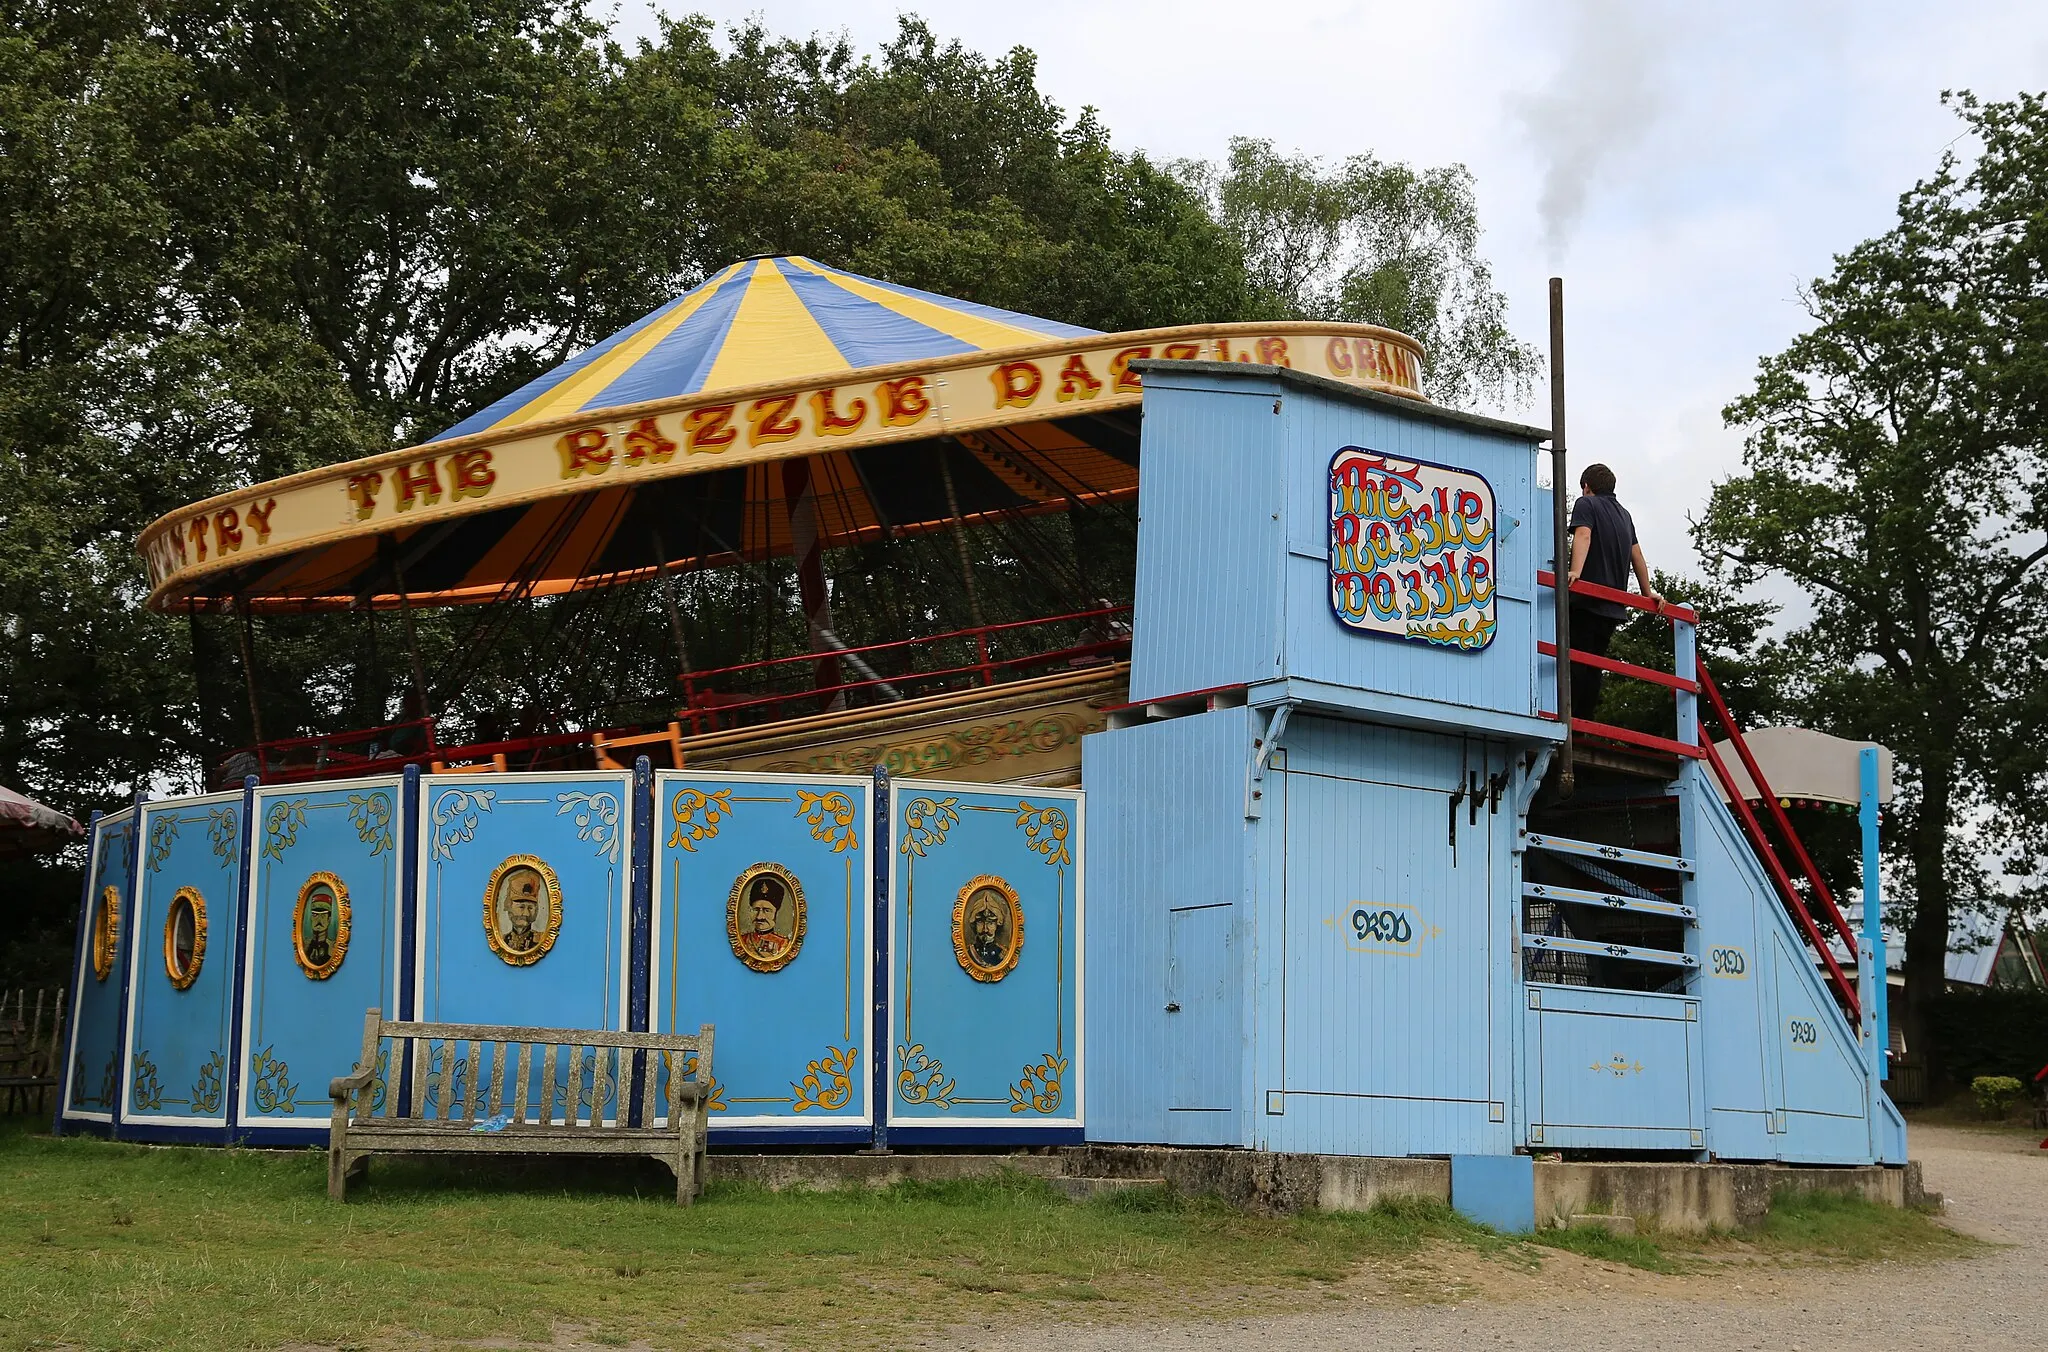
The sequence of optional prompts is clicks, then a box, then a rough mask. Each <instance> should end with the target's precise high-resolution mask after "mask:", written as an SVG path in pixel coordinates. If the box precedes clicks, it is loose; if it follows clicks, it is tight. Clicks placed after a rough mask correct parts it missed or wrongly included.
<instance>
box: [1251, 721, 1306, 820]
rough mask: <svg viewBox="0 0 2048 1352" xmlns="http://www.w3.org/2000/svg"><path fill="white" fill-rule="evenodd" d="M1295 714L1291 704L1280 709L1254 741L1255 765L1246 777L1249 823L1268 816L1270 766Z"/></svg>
mask: <svg viewBox="0 0 2048 1352" xmlns="http://www.w3.org/2000/svg"><path fill="white" fill-rule="evenodd" d="M1293 712H1294V703H1293V701H1291V700H1289V701H1287V702H1285V703H1282V704H1279V705H1276V706H1275V707H1274V709H1273V711H1272V712H1271V713H1269V714H1267V715H1266V724H1265V727H1264V728H1262V729H1261V730H1260V732H1259V735H1258V736H1256V737H1254V738H1252V755H1251V765H1250V766H1249V767H1248V773H1247V774H1246V776H1245V785H1244V815H1245V820H1246V821H1254V820H1256V819H1258V818H1260V817H1263V816H1265V815H1266V802H1265V798H1266V766H1267V765H1268V764H1269V763H1270V762H1271V761H1272V759H1273V749H1274V748H1275V747H1276V746H1278V745H1279V742H1280V735H1281V734H1282V733H1284V732H1286V731H1287V718H1288V715H1290V714H1292V713H1293Z"/></svg>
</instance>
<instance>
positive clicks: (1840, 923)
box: [1536, 571, 1861, 1025]
mask: <svg viewBox="0 0 2048 1352" xmlns="http://www.w3.org/2000/svg"><path fill="white" fill-rule="evenodd" d="M1536 580H1537V582H1538V583H1539V584H1540V585H1542V586H1546V587H1550V588H1553V589H1555V587H1556V586H1557V578H1556V575H1555V574H1553V573H1550V572H1548V571H1544V572H1539V573H1538V574H1537V575H1536ZM1571 592H1572V595H1574V596H1585V597H1588V598H1590V599H1592V600H1597V601H1612V602H1614V603H1615V604H1617V605H1621V606H1626V607H1628V608H1630V609H1632V610H1643V611H1649V612H1651V613H1653V614H1659V615H1662V616H1664V617H1665V618H1666V619H1668V620H1670V621H1671V622H1672V623H1673V624H1691V625H1697V624H1698V622H1699V616H1698V615H1697V614H1696V613H1695V612H1694V611H1693V610H1692V609H1691V608H1689V607H1686V606H1681V605H1674V604H1672V603H1670V602H1661V603H1660V602H1656V601H1652V600H1650V599H1649V598H1647V597H1643V596H1637V595H1636V594H1634V593H1633V592H1625V591H1618V590H1616V589H1615V588H1612V587H1602V586H1598V585H1596V584H1594V583H1591V582H1575V583H1573V584H1572V586H1571ZM1536 647H1537V651H1538V652H1540V653H1542V654H1543V655H1544V656H1546V657H1552V658H1554V657H1556V656H1557V646H1556V645H1555V644H1553V643H1541V642H1539V643H1538V644H1537V645H1536ZM1571 660H1572V662H1573V663H1574V664H1575V665H1581V666H1589V667H1594V668H1597V669H1598V670H1601V671H1607V672H1612V673H1614V674H1615V675H1617V676H1624V677H1628V678H1630V679H1633V680H1639V681H1647V682H1650V683H1651V684H1653V685H1661V686H1664V687H1665V688H1667V689H1670V690H1674V691H1678V692H1680V693H1683V694H1689V695H1695V696H1697V695H1705V696H1706V702H1707V707H1708V708H1709V709H1710V710H1711V711H1712V713H1713V715H1714V718H1715V720H1716V721H1717V722H1719V723H1720V725H1721V729H1722V731H1723V732H1725V733H1726V734H1727V738H1728V742H1729V744H1730V745H1731V746H1732V747H1733V748H1734V749H1735V753H1736V755H1737V756H1738V757H1739V758H1740V760H1741V762H1742V768H1743V769H1744V770H1745V771H1747V772H1748V774H1749V779H1750V784H1751V786H1752V787H1753V789H1754V791H1755V793H1756V795H1757V797H1758V798H1759V799H1760V800H1761V801H1762V802H1763V803H1764V804H1766V806H1767V810H1768V813H1769V816H1770V818H1771V823H1772V825H1773V826H1775V827H1776V828H1777V832H1778V836H1779V838H1780V840H1782V841H1783V843H1784V845H1785V847H1786V849H1788V850H1789V851H1790V852H1791V854H1792V856H1793V859H1794V861H1795V862H1796V863H1797V864H1798V865H1799V870H1800V873H1801V874H1802V875H1803V876H1804V878H1805V880H1806V885H1807V888H1808V891H1809V893H1810V895H1811V896H1812V898H1813V900H1814V902H1815V903H1816V904H1817V905H1818V907H1819V908H1820V909H1821V910H1822V911H1823V912H1824V914H1825V915H1826V917H1827V920H1828V923H1829V925H1831V926H1832V927H1833V929H1834V931H1835V933H1836V934H1838V935H1839V936H1841V939H1842V942H1843V943H1844V944H1846V945H1847V946H1848V951H1849V952H1851V953H1854V952H1856V951H1857V948H1856V935H1855V932H1854V930H1853V929H1852V927H1851V926H1850V924H1849V921H1848V920H1847V919H1846V918H1845V917H1844V916H1843V914H1842V910H1841V907H1839V906H1837V905H1836V904H1835V897H1834V893H1833V892H1831V891H1830V890H1829V889H1828V885H1827V883H1826V882H1825V881H1823V880H1822V878H1821V876H1820V870H1819V869H1818V868H1817V867H1815V865H1814V862H1813V857H1812V856H1811V855H1810V854H1809V853H1807V849H1806V844H1805V842H1804V841H1802V840H1800V838H1799V833H1798V832H1797V831H1795V830H1793V828H1792V820H1791V818H1789V817H1788V816H1786V815H1785V809H1784V807H1783V806H1782V805H1781V804H1780V803H1779V802H1778V798H1777V795H1776V794H1774V793H1772V792H1771V786H1770V783H1769V781H1768V780H1766V779H1765V778H1764V774H1763V770H1762V768H1761V767H1759V766H1758V765H1757V762H1756V757H1755V756H1754V755H1752V754H1751V753H1750V749H1749V741H1748V739H1747V738H1746V737H1744V736H1743V733H1742V727H1741V725H1740V724H1738V723H1737V722H1736V721H1735V715H1734V714H1733V713H1731V712H1730V711H1729V709H1728V702H1727V701H1726V700H1725V699H1723V698H1722V696H1721V690H1720V687H1719V686H1717V685H1715V684H1714V678H1713V675H1712V674H1711V673H1710V672H1709V671H1708V670H1707V664H1706V663H1705V662H1704V661H1701V660H1700V659H1699V658H1698V656H1697V655H1695V656H1694V659H1693V666H1694V675H1693V677H1692V678H1688V677H1685V676H1683V675H1679V674H1676V673H1671V672H1663V671H1657V670H1655V669H1653V668H1650V667H1644V666H1638V665H1636V664H1634V663H1632V662H1621V661H1617V660H1615V659H1614V658H1611V657H1600V656H1597V655H1595V654H1593V653H1582V652H1574V653H1573V654H1572V655H1571ZM1572 731H1573V732H1576V733H1583V734H1585V735H1586V736H1589V737H1595V738H1599V739H1601V740H1604V741H1611V742H1621V743H1624V744H1626V745H1630V746H1637V747H1642V748H1645V749H1648V750H1653V751H1662V752H1665V753H1667V754H1670V755H1675V756H1684V757H1688V758H1690V759H1693V760H1704V761H1706V763H1707V764H1708V766H1709V767H1711V768H1712V770H1713V772H1714V777H1715V779H1717V780H1718V781H1719V782H1720V785H1721V788H1722V790H1723V792H1725V793H1726V794H1727V796H1728V802H1729V806H1730V808H1731V809H1732V810H1733V811H1734V813H1735V818H1736V821H1737V822H1738V823H1739V824H1740V825H1741V827H1742V832H1743V835H1744V836H1745V837H1746V838H1747V839H1748V841H1749V844H1750V848H1751V849H1752V850H1753V851H1755V853H1756V856H1757V859H1758V861H1759V862H1760V863H1762V865H1763V867H1764V871H1765V873H1766V874H1768V875H1769V877H1770V879H1771V885H1772V887H1773V888H1774V889H1775V890H1776V891H1777V893H1778V898H1779V900H1780V901H1781V902H1783V903H1784V905H1785V909H1786V910H1787V911H1788V912H1789V913H1790V914H1791V916H1792V919H1793V921H1794V923H1796V924H1797V925H1798V926H1799V930H1800V932H1801V933H1802V934H1804V935H1805V936H1806V942H1807V944H1808V946H1810V947H1811V948H1812V949H1813V951H1814V953H1815V954H1816V955H1818V957H1819V960H1820V963H1821V966H1822V968H1823V969H1824V970H1825V971H1826V973H1827V979H1828V985H1829V987H1830V988H1831V989H1832V990H1833V991H1834V995H1835V999H1836V1000H1837V1001H1838V1002H1839V1003H1840V1004H1841V1006H1842V1009H1843V1012H1844V1013H1846V1014H1847V1015H1848V1017H1849V1021H1850V1023H1851V1024H1852V1025H1853V1024H1855V1023H1856V1022H1857V1020H1858V1018H1859V1017H1860V1011H1861V1005H1860V1003H1859V1002H1858V1000H1857V996H1856V989H1855V986H1854V985H1853V984H1852V983H1851V982H1850V980H1849V976H1848V974H1847V973H1846V972H1844V971H1843V970H1842V965H1841V963H1840V962H1839V961H1838V960H1837V959H1836V957H1835V955H1834V952H1833V950H1832V949H1830V948H1829V947H1828V943H1827V937H1826V935H1825V934H1823V933H1822V931H1821V928H1820V925H1819V924H1818V923H1817V922H1816V921H1815V920H1814V918H1813V910H1812V908H1810V907H1809V906H1808V905H1807V898H1806V897H1805V896H1802V895H1801V894H1800V891H1799V888H1798V887H1797V885H1796V884H1795V883H1794V882H1793V879H1792V874H1791V871H1790V870H1789V869H1787V868H1786V867H1785V865H1784V862H1783V861H1782V860H1781V859H1780V858H1779V855H1778V850H1777V848H1776V847H1775V846H1774V845H1773V844H1772V841H1771V837H1770V833H1769V832H1768V831H1766V830H1765V828H1764V824H1763V822H1762V821H1761V820H1760V819H1759V818H1758V816H1757V813H1756V810H1755V809H1754V808H1753V807H1751V806H1750V803H1749V801H1748V799H1747V798H1746V797H1745V796H1744V793H1743V790H1742V787H1741V786H1740V785H1739V784H1738V783H1737V782H1736V780H1735V777H1734V775H1733V774H1732V773H1731V772H1730V771H1729V769H1728V765H1727V763H1726V762H1725V760H1724V759H1723V758H1722V756H1721V753H1720V751H1719V750H1718V749H1717V748H1716V747H1715V746H1714V740H1713V738H1712V737H1711V736H1710V735H1709V734H1708V732H1707V730H1706V722H1705V720H1704V719H1701V720H1698V724H1697V730H1696V740H1695V741H1692V742H1687V741H1684V740H1681V739H1680V738H1677V737H1658V736H1656V735H1654V734H1652V733H1646V732H1638V731H1636V730H1635V729H1633V728H1620V727H1615V726H1614V725H1612V724H1609V723H1597V722H1594V721H1593V720H1592V719H1589V718H1578V717H1574V718H1573V719H1572Z"/></svg>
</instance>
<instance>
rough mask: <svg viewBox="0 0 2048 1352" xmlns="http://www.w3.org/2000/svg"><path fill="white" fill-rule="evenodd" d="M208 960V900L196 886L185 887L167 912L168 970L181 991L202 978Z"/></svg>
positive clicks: (173, 900) (165, 943)
mask: <svg viewBox="0 0 2048 1352" xmlns="http://www.w3.org/2000/svg"><path fill="white" fill-rule="evenodd" d="M205 961H206V898H205V897H202V896H200V895H199V889H198V888H196V887H181V888H179V889H178V890H177V891H176V892H175V893H174V894H172V896H171V908H170V910H168V911H166V912H164V971H165V973H166V974H167V975H169V977H170V978H171V984H172V985H173V986H176V987H177V988H178V989H179V990H181V991H182V990H186V989H188V988H189V987H190V986H191V985H192V983H193V982H195V981H197V980H198V979H199V965H200V964H201V963H203V962H205Z"/></svg>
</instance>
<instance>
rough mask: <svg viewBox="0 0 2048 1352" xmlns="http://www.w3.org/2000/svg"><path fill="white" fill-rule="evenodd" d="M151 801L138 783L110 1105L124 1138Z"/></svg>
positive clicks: (118, 961) (112, 1127) (111, 1126)
mask: <svg viewBox="0 0 2048 1352" xmlns="http://www.w3.org/2000/svg"><path fill="white" fill-rule="evenodd" d="M147 801H148V798H147V797H146V795H145V791H144V790H143V789H142V788H141V787H140V786H138V787H137V788H136V790H135V797H134V800H133V802H132V803H131V808H132V811H130V813H129V815H128V858H127V860H126V861H125V864H124V866H125V867H126V869H127V871H128V923H127V924H126V925H124V926H123V927H122V928H123V929H125V930H126V931H127V932H128V952H127V953H125V954H122V953H117V954H116V956H115V959H114V962H115V965H116V966H118V967H119V968H120V969H121V998H120V1000H119V1002H118V1003H117V1004H116V1005H115V1006H114V1056H115V1058H116V1059H117V1061H118V1062H119V1064H120V1067H121V1078H120V1079H119V1080H117V1081H116V1082H115V1084H114V1101H113V1102H112V1103H110V1104H108V1105H107V1118H108V1122H107V1134H108V1135H109V1136H111V1137H113V1138H114V1139H115V1140H119V1139H121V1101H122V1100H123V1099H125V1098H127V1096H128V1077H129V1076H130V1075H131V1074H132V1073H133V1072H132V1071H131V1070H130V1069H129V1067H128V1001H129V997H130V996H131V995H132V994H133V988H134V985H135V983H134V981H133V980H131V978H132V977H133V976H134V972H135V962H134V954H135V946H136V944H138V943H139V942H141V937H142V936H141V935H140V934H138V933H137V932H136V929H137V926H138V925H140V923H141V921H142V904H141V903H142V848H143V842H142V806H143V804H144V803H146V802H147Z"/></svg>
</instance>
